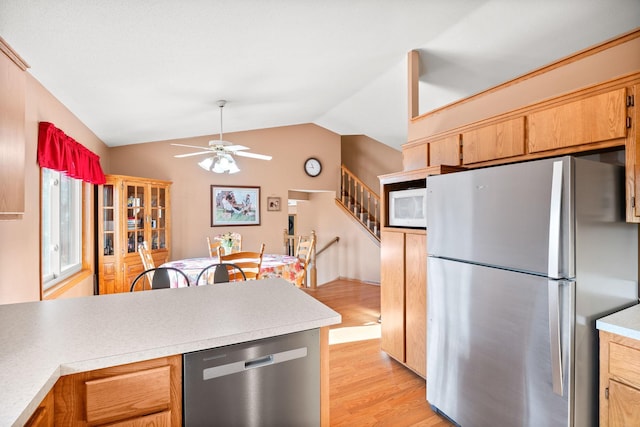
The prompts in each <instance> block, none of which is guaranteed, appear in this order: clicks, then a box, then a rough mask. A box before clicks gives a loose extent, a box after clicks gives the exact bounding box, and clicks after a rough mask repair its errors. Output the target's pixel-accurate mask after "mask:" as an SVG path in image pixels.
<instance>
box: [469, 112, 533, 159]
mask: <svg viewBox="0 0 640 427" xmlns="http://www.w3.org/2000/svg"><path fill="white" fill-rule="evenodd" d="M462 141H463V143H462V146H463V155H462V163H463V164H465V165H469V164H472V163H478V162H485V161H488V160H495V159H506V158H509V157H515V156H521V155H523V154H524V152H525V151H524V144H525V126H524V117H518V118H515V119H509V120H504V121H501V122H498V123H493V124H490V125H487V126H483V127H481V128H477V129H473V130H470V131H468V132H464V133H463V134H462Z"/></svg>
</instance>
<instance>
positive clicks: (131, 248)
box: [97, 175, 171, 294]
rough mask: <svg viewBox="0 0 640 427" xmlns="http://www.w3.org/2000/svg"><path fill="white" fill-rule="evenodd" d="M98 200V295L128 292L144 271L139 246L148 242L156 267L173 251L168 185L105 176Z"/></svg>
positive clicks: (124, 177) (140, 179)
mask: <svg viewBox="0 0 640 427" xmlns="http://www.w3.org/2000/svg"><path fill="white" fill-rule="evenodd" d="M106 179H107V182H106V183H105V184H104V185H101V186H100V187H99V190H98V191H99V195H98V237H97V248H98V292H99V293H100V294H112V293H118V292H129V286H130V284H131V281H132V280H133V279H134V278H135V277H136V276H137V275H138V274H139V273H140V272H142V271H143V266H142V260H141V259H140V255H139V254H138V244H140V243H142V242H147V246H148V248H149V250H150V251H151V255H152V256H153V260H154V262H155V264H156V266H159V265H160V264H162V263H164V262H166V261H167V260H168V259H169V251H170V248H171V244H170V242H171V220H170V218H171V217H170V212H171V201H170V197H169V195H170V187H171V182H170V181H160V180H155V179H147V178H139V177H132V176H123V175H107V176H106Z"/></svg>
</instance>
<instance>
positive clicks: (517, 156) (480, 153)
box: [403, 72, 640, 222]
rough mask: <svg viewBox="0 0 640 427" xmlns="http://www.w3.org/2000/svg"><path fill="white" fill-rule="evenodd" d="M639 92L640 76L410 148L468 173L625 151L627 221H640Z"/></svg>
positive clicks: (438, 163)
mask: <svg viewBox="0 0 640 427" xmlns="http://www.w3.org/2000/svg"><path fill="white" fill-rule="evenodd" d="M639 87H640V72H638V73H634V74H630V75H627V76H624V77H621V78H619V79H614V80H611V81H607V82H604V83H601V84H597V85H594V86H591V87H588V88H583V89H581V90H578V91H575V92H571V93H568V94H564V95H562V96H559V97H556V98H552V99H548V100H546V101H543V102H540V103H537V104H534V105H530V106H527V107H524V108H520V109H518V110H515V111H510V112H507V113H505V114H502V115H499V116H496V117H492V118H490V119H487V120H483V121H481V122H478V123H473V124H469V125H465V126H462V127H459V128H456V129H452V130H451V131H450V132H447V134H448V135H442V134H440V135H438V136H434V137H433V138H425V139H423V140H420V141H419V142H414V143H411V144H407V148H409V149H410V151H409V152H410V153H411V154H415V153H419V152H421V151H420V150H424V152H425V153H428V156H426V158H427V159H428V167H435V166H444V165H447V166H463V167H465V168H475V167H484V166H492V165H497V164H504V163H513V162H521V161H526V160H533V159H539V158H543V157H554V156H562V155H567V154H578V153H598V152H606V151H611V150H620V149H625V150H626V152H625V156H626V157H625V158H626V160H625V164H626V201H627V204H626V218H627V221H628V222H640V206H638V205H639V204H640V202H639V201H640V141H639V139H640V137H639V135H638V125H637V122H638V120H640V114H639V113H638V109H637V108H636V102H637V99H638V92H639ZM404 148H405V147H403V150H404ZM405 164H406V163H405ZM420 169H421V168H420ZM420 169H419V170H420ZM408 171H409V170H405V172H408Z"/></svg>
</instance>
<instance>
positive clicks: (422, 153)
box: [402, 144, 429, 171]
mask: <svg viewBox="0 0 640 427" xmlns="http://www.w3.org/2000/svg"><path fill="white" fill-rule="evenodd" d="M428 165H429V153H428V150H427V144H417V145H412V146H410V147H405V148H403V149H402V168H403V170H406V171H409V170H415V169H422V168H426V167H427V166H428Z"/></svg>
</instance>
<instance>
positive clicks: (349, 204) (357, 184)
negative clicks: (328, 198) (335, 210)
mask: <svg viewBox="0 0 640 427" xmlns="http://www.w3.org/2000/svg"><path fill="white" fill-rule="evenodd" d="M340 203H341V204H342V206H343V207H344V208H345V209H346V210H347V211H349V212H350V213H351V215H352V216H353V217H354V218H355V219H357V220H358V222H360V223H361V224H362V225H363V226H364V227H365V228H366V229H367V231H369V233H371V235H373V236H374V237H375V238H376V239H378V241H379V240H380V219H381V213H380V196H378V194H376V192H375V191H373V190H372V189H371V188H369V187H368V186H367V185H366V184H365V183H364V182H362V181H360V179H358V177H357V176H355V175H354V174H353V173H352V172H351V171H350V170H349V169H347V168H346V167H345V166H344V165H342V167H341V179H340Z"/></svg>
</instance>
